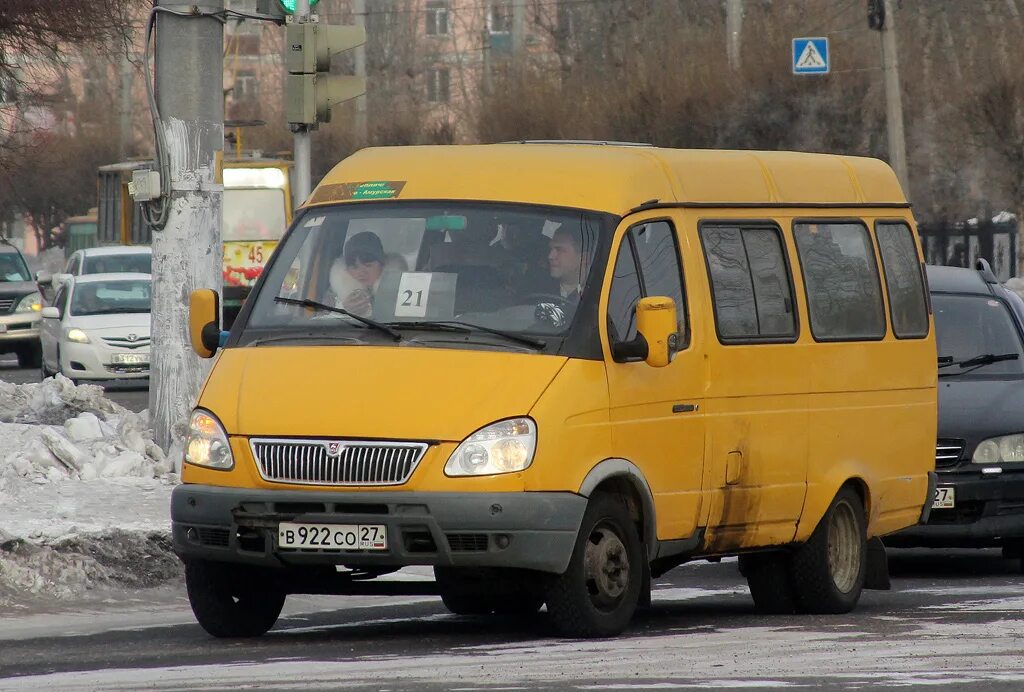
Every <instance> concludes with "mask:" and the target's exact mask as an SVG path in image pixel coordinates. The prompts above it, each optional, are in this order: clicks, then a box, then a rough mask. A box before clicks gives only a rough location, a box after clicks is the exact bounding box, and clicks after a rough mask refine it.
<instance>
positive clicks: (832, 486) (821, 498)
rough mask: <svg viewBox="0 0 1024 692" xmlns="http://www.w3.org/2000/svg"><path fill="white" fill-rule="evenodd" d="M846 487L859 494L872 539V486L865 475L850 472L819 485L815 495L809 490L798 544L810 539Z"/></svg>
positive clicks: (797, 532) (796, 538) (799, 523)
mask: <svg viewBox="0 0 1024 692" xmlns="http://www.w3.org/2000/svg"><path fill="white" fill-rule="evenodd" d="M846 487H850V488H852V489H853V490H854V492H856V493H857V496H858V497H860V500H861V503H862V504H863V506H864V524H865V526H867V527H868V528H869V533H868V537H869V538H870V537H871V534H870V527H871V525H872V523H873V522H872V511H873V508H872V496H871V485H870V484H869V483H868V481H867V480H866V479H865V474H863V473H859V472H855V471H850V472H849V473H844V474H840V475H839V476H837V477H835V478H834V479H831V480H829V481H826V482H822V483H819V484H818V486H817V491H815V492H813V493H812V492H811V491H812V488H811V487H809V488H808V493H807V499H806V500H805V502H804V508H803V512H801V514H800V520H799V522H798V523H797V530H796V536H795V540H796V542H798V543H803V542H804V541H806V540H808V539H809V538H810V536H811V534H812V533H813V532H814V529H815V528H817V526H818V524H819V523H821V520H822V519H823V518H824V517H825V512H827V511H828V508H829V507H830V506H831V505H832V501H833V500H835V498H836V495H838V494H839V493H840V491H841V490H842V489H843V488H846ZM826 489H828V490H830V492H822V491H825V490H826Z"/></svg>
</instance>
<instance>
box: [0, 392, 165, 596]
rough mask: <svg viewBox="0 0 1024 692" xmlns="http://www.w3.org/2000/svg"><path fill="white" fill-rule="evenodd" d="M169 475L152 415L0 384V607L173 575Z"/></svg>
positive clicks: (75, 395) (86, 396)
mask: <svg viewBox="0 0 1024 692" xmlns="http://www.w3.org/2000/svg"><path fill="white" fill-rule="evenodd" d="M172 471H173V464H172V462H171V461H170V460H169V459H168V458H167V456H166V455H165V454H164V452H163V450H161V449H160V447H159V446H157V445H156V443H155V442H154V441H153V436H152V431H151V430H150V429H149V426H148V416H147V414H146V413H145V412H143V413H134V412H132V411H129V410H128V409H125V408H123V407H121V406H119V405H118V404H116V403H114V402H112V401H110V400H109V399H107V398H106V397H105V396H103V390H102V388H100V387H97V386H95V385H80V386H77V387H76V386H75V385H74V384H72V383H71V381H70V380H68V379H67V378H65V377H62V376H60V375H58V376H57V377H55V378H51V379H46V380H44V381H43V382H40V383H36V384H22V385H14V384H10V383H6V382H0V606H2V605H3V604H4V603H5V602H6V603H10V602H17V601H19V598H18V594H21V596H29V597H31V596H40V597H50V598H54V597H56V598H64V597H71V596H74V595H78V594H81V593H82V592H83V591H84V590H85V589H86V588H89V587H91V586H94V585H97V584H103V583H112V584H137V583H146V582H147V581H151V580H152V575H163V576H164V577H165V578H166V576H168V575H169V574H173V573H176V569H177V560H176V558H174V556H173V554H172V553H171V551H170V546H169V539H168V535H167V534H168V530H169V526H170V517H169V507H170V493H171V490H172V489H173V487H174V485H175V484H177V482H178V479H177V476H176V475H175V474H173V473H172ZM112 556H113V557H112ZM144 556H149V557H148V558H146V559H143V558H144Z"/></svg>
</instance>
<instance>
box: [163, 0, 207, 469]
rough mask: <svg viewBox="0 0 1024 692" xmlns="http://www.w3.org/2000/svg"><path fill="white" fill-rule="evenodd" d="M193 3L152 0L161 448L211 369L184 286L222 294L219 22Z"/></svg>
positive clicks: (184, 416) (183, 419) (184, 420)
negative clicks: (198, 344) (163, 199)
mask: <svg viewBox="0 0 1024 692" xmlns="http://www.w3.org/2000/svg"><path fill="white" fill-rule="evenodd" d="M195 7H196V6H195V3H194V1H193V0H158V3H157V8H156V10H157V16H156V33H157V41H156V105H157V110H158V112H159V120H158V121H157V123H156V126H157V127H159V128H161V131H162V132H163V135H164V140H165V141H166V152H167V154H168V156H169V163H170V167H169V171H164V172H163V174H164V175H167V174H169V175H170V198H169V199H168V200H167V205H168V209H169V211H168V213H167V219H166V224H165V225H164V227H163V229H162V230H160V229H154V231H153V241H152V245H153V269H152V276H153V288H152V319H151V325H152V326H151V331H150V335H151V346H150V354H151V356H150V360H151V363H150V388H149V411H150V423H151V425H152V426H153V430H154V433H155V437H156V442H157V444H159V445H160V446H161V447H163V448H164V449H169V448H170V446H171V443H172V442H173V440H174V433H173V429H174V426H176V425H178V424H181V423H184V424H186V425H187V424H188V419H189V414H190V412H191V408H192V404H193V401H194V399H195V397H196V395H197V394H198V393H199V388H200V387H201V386H202V383H203V378H204V377H205V376H206V372H207V369H208V365H207V364H206V361H201V360H200V359H199V357H197V356H196V354H195V353H193V352H192V349H191V347H190V345H189V338H188V333H189V330H188V299H189V294H190V293H191V292H192V291H193V290H195V289H198V288H212V289H214V290H216V291H217V292H218V293H219V292H220V291H221V283H222V281H221V267H222V263H223V254H224V253H223V247H222V245H221V223H222V219H221V210H222V204H223V195H224V192H223V189H224V186H223V178H222V175H221V165H222V164H221V161H222V158H221V157H222V152H223V149H224V70H223V69H222V65H223V55H224V28H223V24H222V23H221V22H220V21H219V20H218V19H217V18H215V17H210V16H204V15H197V14H194V12H195ZM202 8H203V12H204V13H212V12H218V11H221V10H223V9H224V2H223V0H206V1H205V2H204V4H203V6H202ZM147 78H148V75H147Z"/></svg>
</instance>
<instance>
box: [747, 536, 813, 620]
mask: <svg viewBox="0 0 1024 692" xmlns="http://www.w3.org/2000/svg"><path fill="white" fill-rule="evenodd" d="M740 574H742V575H743V576H744V577H746V579H747V585H748V586H749V587H750V595H751V596H752V597H753V599H754V605H755V606H756V607H757V609H758V610H759V611H761V612H762V613H770V614H772V615H786V614H791V613H796V612H798V611H799V604H798V602H797V599H796V594H795V593H794V590H793V579H792V577H791V576H790V554H789V553H785V552H781V551H780V552H771V553H754V554H751V555H740Z"/></svg>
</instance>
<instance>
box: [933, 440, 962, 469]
mask: <svg viewBox="0 0 1024 692" xmlns="http://www.w3.org/2000/svg"><path fill="white" fill-rule="evenodd" d="M963 453H964V441H963V440H953V439H949V440H939V441H938V443H937V444H936V445H935V468H938V469H941V468H947V467H949V466H956V463H957V462H958V461H960V457H961V456H963Z"/></svg>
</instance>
